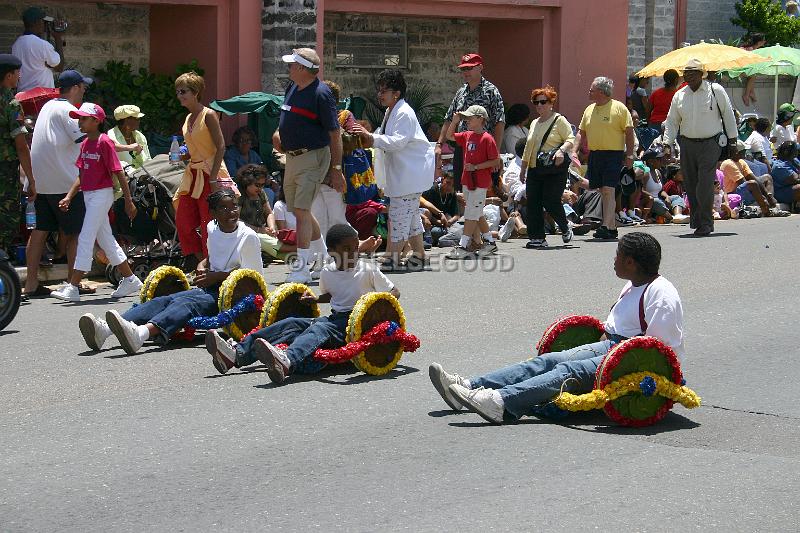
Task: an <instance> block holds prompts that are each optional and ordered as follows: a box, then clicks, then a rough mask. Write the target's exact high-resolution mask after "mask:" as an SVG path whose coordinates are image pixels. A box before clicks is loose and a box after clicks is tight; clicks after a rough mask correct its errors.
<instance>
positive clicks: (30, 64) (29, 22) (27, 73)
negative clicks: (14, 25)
mask: <svg viewBox="0 0 800 533" xmlns="http://www.w3.org/2000/svg"><path fill="white" fill-rule="evenodd" d="M52 21H53V17H48V16H47V14H46V13H45V12H44V11H42V10H41V9H39V8H38V7H29V8H28V9H26V10H25V12H24V13H23V14H22V22H23V24H25V33H23V34H22V35H20V36H19V37H17V40H16V41H14V44H13V45H12V46H11V53H12V54H14V55H15V56H17V57H18V58H19V59H20V61H22V69H21V71H20V77H19V86H18V87H17V90H18V91H19V92H22V91H27V90H28V89H33V88H34V87H47V88H50V89H52V88H53V87H55V84H54V76H53V72H60V71H61V68H62V67H63V66H64V32H62V31H59V32H54V34H53V37H54V41H55V43H56V44H55V46H53V45H52V44H51V43H50V42H48V41H46V40H45V39H43V38H42V36H43V35H44V33H45V24H46V23H48V22H52Z"/></svg>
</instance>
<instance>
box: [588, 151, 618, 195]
mask: <svg viewBox="0 0 800 533" xmlns="http://www.w3.org/2000/svg"><path fill="white" fill-rule="evenodd" d="M624 164H625V152H624V151H622V150H595V151H593V152H590V153H589V164H588V168H587V170H586V177H587V178H588V179H589V187H590V188H591V189H599V188H600V187H616V186H617V185H619V173H620V171H621V170H622V166H623V165H624Z"/></svg>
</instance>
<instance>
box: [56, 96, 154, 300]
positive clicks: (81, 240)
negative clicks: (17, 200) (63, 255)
mask: <svg viewBox="0 0 800 533" xmlns="http://www.w3.org/2000/svg"><path fill="white" fill-rule="evenodd" d="M69 116H70V117H71V118H76V119H78V125H79V126H80V128H81V131H82V132H84V133H85V134H86V138H85V139H84V141H83V142H82V143H81V151H80V155H79V156H78V160H77V161H76V162H75V165H76V166H77V167H78V172H79V174H78V178H77V179H76V180H75V183H74V184H73V185H72V188H71V189H70V191H69V192H68V193H67V195H66V196H65V197H64V199H63V200H61V201H60V202H59V203H58V206H59V207H60V208H61V209H63V210H64V211H66V210H67V209H69V204H70V202H71V201H72V198H73V197H75V195H76V194H77V193H78V189H80V190H81V191H82V192H83V199H84V203H85V204H86V215H85V217H84V219H83V226H82V227H81V233H80V235H79V236H78V251H77V254H76V256H75V265H74V267H73V270H72V274H71V275H70V279H69V280H68V281H69V282H68V283H65V284H64V286H63V287H61V288H60V289H58V290H57V291H53V292H52V295H53V296H54V297H56V298H58V299H59V300H66V301H69V302H77V301H79V300H80V295H79V294H78V283H80V281H81V278H82V277H83V275H84V274H85V273H86V272H88V271H89V270H91V268H92V252H93V251H94V243H95V241H97V242H98V244H99V245H100V248H101V249H102V250H103V252H105V254H106V256H107V257H108V259H109V260H110V261H111V264H112V265H114V266H116V267H117V269H118V270H119V273H120V274H122V276H123V279H122V281H121V282H120V284H119V286H118V287H117V289H116V290H115V291H114V292H113V293H112V294H111V296H112V298H121V297H123V296H128V295H129V294H134V293H138V292H139V289H141V287H142V282H141V281H140V280H139V279H138V278H137V277H136V276H134V275H133V272H132V271H131V267H130V265H129V264H128V258H127V257H126V256H125V252H123V251H122V248H120V246H119V244H118V243H117V241H116V239H115V238H114V235H113V233H112V232H111V224H110V223H109V221H108V210H109V209H111V205H112V204H113V203H114V183H113V181H112V177H116V178H117V180H118V181H119V184H120V187H121V188H122V194H123V195H124V197H125V214H127V215H128V217H129V218H130V219H131V220H133V219H134V218H135V217H136V206H134V205H133V200H132V199H131V191H130V189H129V188H128V180H127V179H125V174H124V173H123V172H122V164H121V163H120V162H119V158H118V157H117V153H116V151H115V149H114V141H112V140H111V139H110V138H109V137H108V135H106V134H105V133H100V125H101V124H102V123H103V121H104V120H105V119H106V114H105V112H104V111H103V108H102V107H100V106H99V105H97V104H92V103H85V104H83V105H82V106H81V108H80V109H79V110H76V111H70V113H69Z"/></svg>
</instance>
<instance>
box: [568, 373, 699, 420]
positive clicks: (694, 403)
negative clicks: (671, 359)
mask: <svg viewBox="0 0 800 533" xmlns="http://www.w3.org/2000/svg"><path fill="white" fill-rule="evenodd" d="M647 376H650V377H651V378H653V380H654V381H655V382H656V394H659V395H660V396H663V397H665V398H669V399H670V400H672V401H675V402H678V403H679V404H681V405H683V406H684V407H686V408H687V409H694V408H695V407H698V406H699V405H700V396H698V395H697V393H695V392H694V391H693V390H692V389H690V388H689V387H686V386H685V385H678V384H676V383H673V382H671V381H670V380H669V379H667V378H665V377H664V376H660V375H658V374H655V373H653V372H633V373H631V374H626V375H624V376H622V377H621V378H619V379H617V380H615V381H612V382H611V383H609V384H608V385H607V386H606V387H605V389H600V390H593V391H592V392H589V393H586V394H579V395H576V394H570V393H569V392H562V393H561V394H559V395H558V396H557V397H556V399H555V400H554V402H555V404H556V406H557V407H559V408H561V409H565V410H567V411H591V410H592V409H602V408H603V407H605V405H606V403H608V402H610V401H613V400H616V399H617V398H620V397H622V396H625V395H626V394H630V393H633V392H640V388H639V383H641V381H642V380H643V379H644V378H645V377H647Z"/></svg>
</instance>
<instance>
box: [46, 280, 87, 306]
mask: <svg viewBox="0 0 800 533" xmlns="http://www.w3.org/2000/svg"><path fill="white" fill-rule="evenodd" d="M50 296H52V297H53V298H58V299H59V300H64V301H65V302H80V301H81V293H80V291H78V287H76V286H75V285H73V284H72V283H65V284H64V285H62V286H61V287H59V288H58V289H56V290H54V291H53V292H51V293H50Z"/></svg>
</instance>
